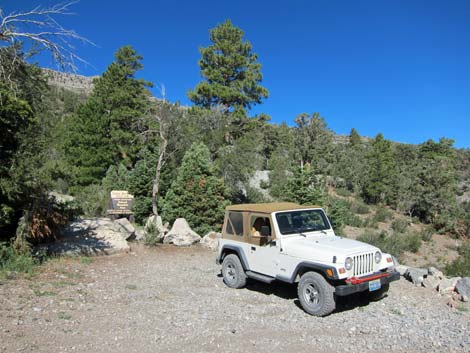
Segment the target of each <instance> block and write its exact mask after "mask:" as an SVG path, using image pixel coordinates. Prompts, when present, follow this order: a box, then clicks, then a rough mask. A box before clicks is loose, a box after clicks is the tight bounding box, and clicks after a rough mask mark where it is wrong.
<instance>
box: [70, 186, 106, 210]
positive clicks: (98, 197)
mask: <svg viewBox="0 0 470 353" xmlns="http://www.w3.org/2000/svg"><path fill="white" fill-rule="evenodd" d="M76 199H77V201H78V202H79V204H80V207H81V209H82V211H83V214H84V215H85V216H89V217H99V216H103V215H104V214H105V213H106V208H107V204H108V200H109V194H107V193H106V192H105V191H104V190H103V188H102V187H101V185H89V186H86V187H84V188H82V189H81V190H80V192H79V193H78V194H77V195H76Z"/></svg>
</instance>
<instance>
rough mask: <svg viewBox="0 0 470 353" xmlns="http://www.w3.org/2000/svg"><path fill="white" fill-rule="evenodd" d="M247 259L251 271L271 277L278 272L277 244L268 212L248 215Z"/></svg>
mask: <svg viewBox="0 0 470 353" xmlns="http://www.w3.org/2000/svg"><path fill="white" fill-rule="evenodd" d="M248 222H249V223H248V242H249V246H250V248H249V251H248V261H249V264H250V265H249V267H250V270H251V271H254V272H258V273H262V274H265V275H268V276H271V277H275V276H276V275H277V274H278V271H279V270H278V266H279V261H278V258H279V246H278V244H277V243H276V237H275V233H274V230H273V227H272V221H271V218H270V215H269V214H262V213H250V214H249V215H248Z"/></svg>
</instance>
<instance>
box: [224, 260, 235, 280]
mask: <svg viewBox="0 0 470 353" xmlns="http://www.w3.org/2000/svg"><path fill="white" fill-rule="evenodd" d="M224 277H225V279H226V280H227V281H229V282H230V283H233V282H235V281H236V280H237V272H236V270H235V266H234V265H233V264H231V263H228V264H227V266H225V273H224Z"/></svg>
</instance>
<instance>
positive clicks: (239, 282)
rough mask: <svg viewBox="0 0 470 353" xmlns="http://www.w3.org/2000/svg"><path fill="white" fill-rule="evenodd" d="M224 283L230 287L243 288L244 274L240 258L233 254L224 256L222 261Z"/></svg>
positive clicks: (244, 283) (244, 282)
mask: <svg viewBox="0 0 470 353" xmlns="http://www.w3.org/2000/svg"><path fill="white" fill-rule="evenodd" d="M222 275H223V277H224V283H225V284H226V285H227V286H229V287H230V288H237V289H238V288H243V287H245V285H246V274H245V271H244V270H243V266H242V264H241V262H240V259H239V258H238V256H237V255H235V254H229V255H227V256H225V258H224V261H223V262H222Z"/></svg>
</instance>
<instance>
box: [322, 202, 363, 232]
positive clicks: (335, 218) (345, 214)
mask: <svg viewBox="0 0 470 353" xmlns="http://www.w3.org/2000/svg"><path fill="white" fill-rule="evenodd" d="M328 215H329V217H330V219H331V222H332V225H333V228H334V229H335V231H336V232H337V233H342V231H343V228H344V226H346V225H349V226H352V227H362V225H363V222H362V220H361V219H360V218H359V217H358V216H356V215H355V214H353V213H352V212H351V211H350V202H349V201H347V200H343V199H337V198H333V199H331V200H330V201H329V205H328Z"/></svg>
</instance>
